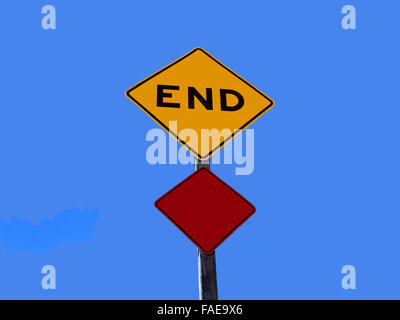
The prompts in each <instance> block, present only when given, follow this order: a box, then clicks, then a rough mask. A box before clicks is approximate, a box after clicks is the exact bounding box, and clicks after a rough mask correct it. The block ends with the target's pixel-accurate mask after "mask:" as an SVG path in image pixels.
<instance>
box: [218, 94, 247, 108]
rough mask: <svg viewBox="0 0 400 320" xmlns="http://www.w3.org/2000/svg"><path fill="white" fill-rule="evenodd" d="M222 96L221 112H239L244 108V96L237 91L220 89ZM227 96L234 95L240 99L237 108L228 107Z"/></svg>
mask: <svg viewBox="0 0 400 320" xmlns="http://www.w3.org/2000/svg"><path fill="white" fill-rule="evenodd" d="M220 94H221V110H222V111H237V110H239V109H240V108H241V107H243V105H244V99H243V96H242V95H241V94H240V93H239V92H237V91H235V90H231V89H220ZM227 94H232V95H234V96H235V97H236V98H237V99H238V102H237V104H236V105H235V106H228V105H227V103H226V95H227Z"/></svg>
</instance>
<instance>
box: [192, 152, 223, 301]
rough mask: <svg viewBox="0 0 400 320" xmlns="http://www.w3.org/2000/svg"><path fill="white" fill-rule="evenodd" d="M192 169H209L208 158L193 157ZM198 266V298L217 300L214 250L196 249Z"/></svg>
mask: <svg viewBox="0 0 400 320" xmlns="http://www.w3.org/2000/svg"><path fill="white" fill-rule="evenodd" d="M194 161H195V162H194V169H195V170H198V169H200V168H202V167H206V168H207V169H210V159H208V160H205V161H201V160H198V159H197V158H195V160H194ZM197 257H198V268H199V298H200V300H218V288H217V268H216V263H215V252H213V253H212V254H205V253H203V251H201V250H200V249H197Z"/></svg>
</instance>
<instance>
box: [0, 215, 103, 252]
mask: <svg viewBox="0 0 400 320" xmlns="http://www.w3.org/2000/svg"><path fill="white" fill-rule="evenodd" d="M98 217H99V213H98V211H97V210H94V209H91V210H89V209H83V210H81V209H78V208H72V209H71V210H65V211H63V212H61V213H59V214H56V215H55V216H54V217H53V218H52V219H47V218H46V219H43V220H42V221H41V222H40V223H39V224H38V225H34V226H31V225H30V222H29V221H27V220H19V219H18V218H17V217H12V218H11V219H10V221H9V222H3V221H1V220H0V240H1V242H2V244H3V246H4V248H5V249H6V250H7V251H8V252H16V251H31V252H34V253H39V252H45V251H48V250H50V249H52V248H54V247H57V246H61V245H67V244H71V243H74V242H77V243H82V242H85V241H87V240H89V239H90V238H91V237H92V236H93V233H94V228H95V225H96V222H97V219H98Z"/></svg>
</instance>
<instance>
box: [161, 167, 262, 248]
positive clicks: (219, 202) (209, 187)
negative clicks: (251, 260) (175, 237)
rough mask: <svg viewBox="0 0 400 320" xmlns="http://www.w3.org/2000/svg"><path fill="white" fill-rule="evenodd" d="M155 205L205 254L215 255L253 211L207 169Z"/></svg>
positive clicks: (201, 170)
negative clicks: (219, 247)
mask: <svg viewBox="0 0 400 320" xmlns="http://www.w3.org/2000/svg"><path fill="white" fill-rule="evenodd" d="M155 206H156V207H157V209H158V210H160V211H161V212H162V213H163V214H164V215H165V216H166V217H167V218H168V219H169V220H170V221H171V222H172V223H174V224H175V226H177V227H178V228H179V229H180V230H181V231H182V232H183V233H184V234H185V235H186V236H187V237H188V238H189V239H190V240H192V241H193V243H194V244H195V245H196V246H197V247H198V248H199V249H200V250H202V251H203V252H204V253H206V254H210V253H212V252H214V251H215V249H216V248H217V247H218V246H219V245H220V244H221V243H222V242H223V241H225V240H226V239H227V238H228V237H229V236H230V235H231V234H232V233H233V232H234V231H235V230H236V229H237V228H238V227H239V226H240V225H242V224H243V223H244V222H245V221H246V220H247V219H248V218H249V217H250V216H251V215H252V214H254V212H255V211H256V209H255V207H254V206H253V205H252V204H251V203H250V202H249V201H247V200H246V199H245V198H243V197H242V196H241V195H240V194H239V193H238V192H236V191H235V190H233V189H232V188H231V187H230V186H228V185H227V184H226V183H225V182H223V181H222V180H221V179H219V178H218V177H217V176H216V175H214V174H213V173H212V172H211V171H210V170H208V169H206V168H201V169H199V170H197V171H195V172H194V173H193V174H192V175H190V176H189V177H188V178H186V179H185V180H183V181H182V182H181V183H179V184H178V185H177V186H175V187H174V188H172V189H171V190H170V191H168V192H167V193H166V194H165V195H163V196H162V197H161V198H159V199H158V200H157V201H156V202H155Z"/></svg>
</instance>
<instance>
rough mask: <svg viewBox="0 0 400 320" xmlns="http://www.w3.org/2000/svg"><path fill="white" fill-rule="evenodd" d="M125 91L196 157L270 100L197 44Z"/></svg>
mask: <svg viewBox="0 0 400 320" xmlns="http://www.w3.org/2000/svg"><path fill="white" fill-rule="evenodd" d="M126 95H127V97H128V98H129V99H131V100H132V101H133V102H135V103H136V104H137V105H138V106H139V107H140V108H141V109H142V110H143V111H144V112H146V113H147V114H148V115H149V116H150V117H151V118H153V119H154V120H155V121H156V122H157V123H158V124H159V125H160V126H162V127H163V128H164V129H165V130H167V131H168V132H169V133H170V134H171V135H172V136H174V137H175V138H176V139H177V140H178V141H179V142H180V143H181V144H182V145H184V146H185V147H186V148H187V149H188V150H189V151H191V152H192V153H193V154H194V155H195V156H196V157H197V158H199V159H200V160H206V159H208V158H209V157H210V156H211V155H212V154H213V153H215V152H216V151H218V150H219V149H220V148H222V147H223V146H224V145H225V144H226V143H227V142H228V141H230V140H231V139H233V138H234V137H235V136H236V135H237V134H238V133H240V132H241V131H242V130H243V129H245V128H246V127H248V126H249V125H250V124H251V123H252V122H253V121H255V120H256V119H257V118H259V117H260V116H261V115H262V114H264V113H265V112H266V111H267V110H269V109H270V108H272V106H273V105H274V101H273V100H272V99H271V98H269V97H267V96H266V95H265V94H264V93H262V92H261V91H259V90H258V89H256V88H255V87H253V86H252V85H251V84H250V83H248V82H247V81H246V80H244V79H242V78H241V77H240V76H239V75H237V74H236V73H234V72H233V71H232V70H230V69H229V68H227V67H226V66H225V65H223V64H222V63H221V62H219V61H218V60H217V59H215V58H214V57H213V56H211V55H210V54H209V53H208V52H206V51H205V50H203V49H201V48H196V49H193V50H192V51H190V52H189V53H187V54H186V55H184V56H183V57H181V58H179V59H178V60H176V61H174V62H173V63H171V64H169V65H168V66H166V67H165V68H163V69H161V70H159V71H157V72H156V73H154V74H153V75H151V76H149V77H148V78H146V79H144V80H143V81H141V82H139V83H138V84H136V85H135V86H133V87H132V88H130V89H129V90H128V91H127V92H126Z"/></svg>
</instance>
